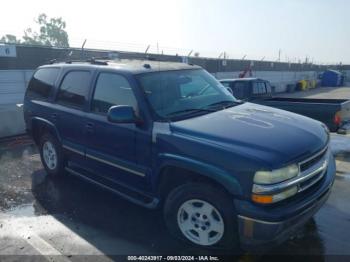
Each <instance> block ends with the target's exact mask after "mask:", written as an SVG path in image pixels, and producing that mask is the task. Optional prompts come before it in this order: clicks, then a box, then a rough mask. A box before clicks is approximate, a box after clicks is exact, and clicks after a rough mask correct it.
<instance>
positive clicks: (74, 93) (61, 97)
mask: <svg viewBox="0 0 350 262" xmlns="http://www.w3.org/2000/svg"><path fill="white" fill-rule="evenodd" d="M89 82H90V72H87V71H72V72H69V73H68V74H66V76H65V77H64V79H63V81H62V83H61V86H60V89H59V91H58V95H57V103H60V104H64V105H67V106H71V107H76V108H83V106H84V104H85V101H86V99H87V96H88V93H89Z"/></svg>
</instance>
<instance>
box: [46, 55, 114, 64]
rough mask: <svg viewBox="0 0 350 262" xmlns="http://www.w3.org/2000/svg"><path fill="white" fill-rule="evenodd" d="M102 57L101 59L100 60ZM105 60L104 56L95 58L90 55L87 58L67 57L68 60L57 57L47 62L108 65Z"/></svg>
mask: <svg viewBox="0 0 350 262" xmlns="http://www.w3.org/2000/svg"><path fill="white" fill-rule="evenodd" d="M100 59H103V60H100ZM105 60H109V59H108V58H106V57H101V58H95V57H91V58H89V59H75V60H74V59H69V60H59V59H52V60H50V61H49V64H55V63H66V64H72V63H79V62H80V63H84V62H85V63H90V64H93V65H108V62H107V61H105Z"/></svg>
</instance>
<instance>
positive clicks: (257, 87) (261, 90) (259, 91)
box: [253, 82, 266, 95]
mask: <svg viewBox="0 0 350 262" xmlns="http://www.w3.org/2000/svg"><path fill="white" fill-rule="evenodd" d="M253 94H254V95H263V94H266V87H265V83H264V82H254V83H253Z"/></svg>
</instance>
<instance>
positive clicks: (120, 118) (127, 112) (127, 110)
mask: <svg viewBox="0 0 350 262" xmlns="http://www.w3.org/2000/svg"><path fill="white" fill-rule="evenodd" d="M107 119H108V121H109V122H111V123H120V124H122V123H124V124H126V123H136V122H137V117H136V115H135V111H134V108H133V107H132V106H112V107H111V108H110V109H109V110H108V113H107Z"/></svg>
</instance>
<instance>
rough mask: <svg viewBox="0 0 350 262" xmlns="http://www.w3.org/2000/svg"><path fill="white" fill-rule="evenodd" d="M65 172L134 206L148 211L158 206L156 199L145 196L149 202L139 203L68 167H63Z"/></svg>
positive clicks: (135, 199) (125, 194)
mask: <svg viewBox="0 0 350 262" xmlns="http://www.w3.org/2000/svg"><path fill="white" fill-rule="evenodd" d="M65 170H66V171H67V172H69V173H70V174H72V175H74V176H77V177H80V178H82V179H84V180H85V181H87V182H89V183H92V184H95V185H97V186H99V187H102V188H104V189H106V190H108V191H111V192H112V193H115V194H116V195H118V196H120V197H122V198H124V199H126V200H128V201H130V202H132V203H134V204H136V205H140V206H143V207H146V208H149V209H155V208H157V206H158V203H159V199H157V198H150V197H149V196H147V198H149V199H150V200H151V201H149V202H146V201H141V200H138V199H137V198H134V197H131V196H130V195H128V194H127V193H123V192H121V191H118V190H116V189H114V188H112V187H109V186H107V185H105V184H102V183H100V182H98V181H95V180H93V179H91V178H89V177H87V176H84V175H83V174H81V173H79V172H77V171H75V170H73V169H71V168H69V167H65ZM127 190H128V189H127ZM138 194H140V193H138Z"/></svg>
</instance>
